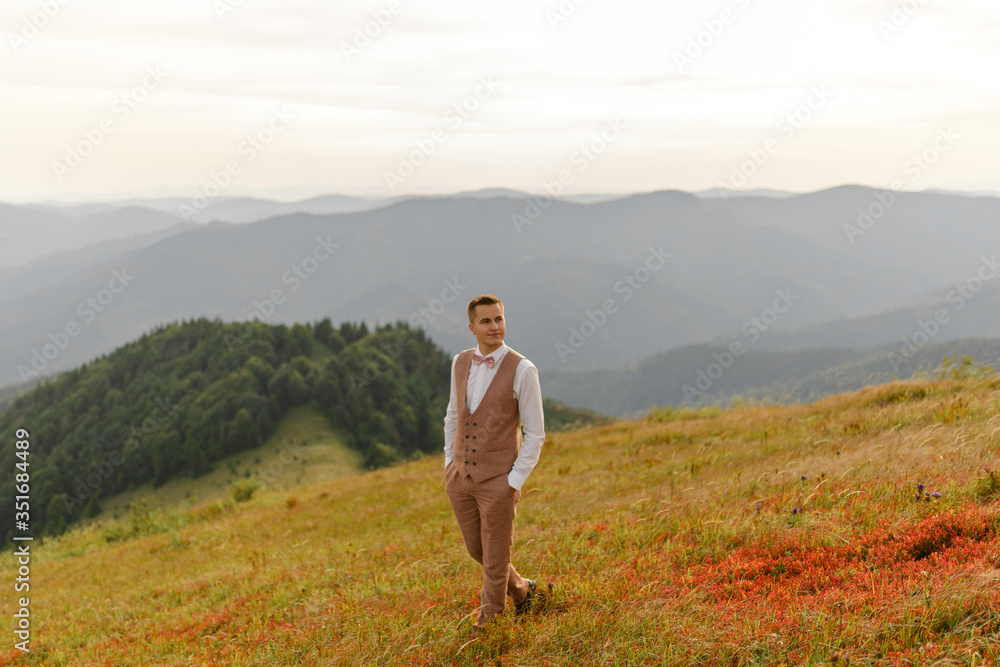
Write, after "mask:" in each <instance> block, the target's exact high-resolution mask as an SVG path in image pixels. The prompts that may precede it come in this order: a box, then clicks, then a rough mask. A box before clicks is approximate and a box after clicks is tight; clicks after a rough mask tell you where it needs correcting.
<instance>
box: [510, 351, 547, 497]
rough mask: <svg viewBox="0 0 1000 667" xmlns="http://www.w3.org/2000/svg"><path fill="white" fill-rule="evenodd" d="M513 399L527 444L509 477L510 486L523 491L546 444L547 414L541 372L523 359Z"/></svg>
mask: <svg viewBox="0 0 1000 667" xmlns="http://www.w3.org/2000/svg"><path fill="white" fill-rule="evenodd" d="M514 398H515V399H517V409H518V410H519V411H520V413H521V425H522V426H523V428H524V442H523V443H521V452H520V453H519V454H518V455H517V460H516V461H514V467H513V468H511V471H510V472H509V473H508V474H507V483H508V484H510V486H512V487H513V488H515V489H520V488H521V487H522V486H523V485H524V482H525V481H526V480H527V479H528V475H530V474H531V471H532V470H534V468H535V465H536V464H537V463H538V457H539V455H540V454H541V453H542V444H543V443H544V442H545V413H544V412H543V411H542V388H541V386H540V385H539V384H538V369H537V368H535V365H534V364H533V363H531V362H530V361H528V360H527V359H523V360H522V361H521V363H520V364H519V365H518V368H517V373H516V374H515V377H514Z"/></svg>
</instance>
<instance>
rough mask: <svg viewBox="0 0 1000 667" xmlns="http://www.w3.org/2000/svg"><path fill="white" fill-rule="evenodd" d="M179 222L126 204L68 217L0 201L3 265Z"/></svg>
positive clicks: (161, 228)
mask: <svg viewBox="0 0 1000 667" xmlns="http://www.w3.org/2000/svg"><path fill="white" fill-rule="evenodd" d="M178 222H179V220H178V218H175V217H173V216H170V215H166V214H164V213H160V212H158V211H151V210H149V209H145V208H136V207H127V208H122V209H118V210H113V211H97V212H91V213H87V214H85V215H81V216H79V217H75V218H73V217H68V216H65V215H60V214H58V213H53V212H51V211H44V210H38V209H32V208H29V207H23V206H10V205H8V204H0V235H6V236H5V237H4V236H0V268H2V267H9V266H23V265H25V264H28V263H29V262H31V261H33V260H35V259H38V258H39V257H44V256H45V255H51V254H53V253H57V252H64V251H66V250H73V249H76V248H81V247H85V246H92V245H95V244H97V243H101V242H102V241H107V240H111V239H119V238H126V237H129V236H135V235H139V234H148V233H151V232H158V231H163V230H165V229H167V228H168V227H171V226H173V225H175V224H177V223H178Z"/></svg>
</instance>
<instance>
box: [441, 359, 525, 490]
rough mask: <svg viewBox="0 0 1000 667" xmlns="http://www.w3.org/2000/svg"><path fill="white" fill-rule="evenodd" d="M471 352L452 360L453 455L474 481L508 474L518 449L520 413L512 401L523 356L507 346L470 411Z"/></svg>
mask: <svg viewBox="0 0 1000 667" xmlns="http://www.w3.org/2000/svg"><path fill="white" fill-rule="evenodd" d="M473 352H475V349H469V350H464V351H462V352H460V353H459V355H458V360H457V361H456V362H455V394H456V398H457V399H458V428H456V429H455V442H454V455H455V463H456V464H458V466H459V467H460V470H459V472H460V473H461V475H462V477H465V476H466V475H469V476H471V477H472V480H473V481H475V482H482V481H483V480H486V479H490V478H491V477H496V476H497V475H505V474H507V473H509V472H510V471H511V469H512V468H513V467H514V461H516V460H517V455H518V452H520V451H521V442H522V440H523V436H522V435H521V413H520V412H519V411H518V406H517V401H515V400H514V371H516V370H517V365H518V364H519V363H520V362H521V359H524V357H523V356H521V355H520V354H518V353H517V352H515V351H514V350H512V349H510V348H509V347H508V348H507V354H505V355H504V357H503V360H502V361H501V362H500V366H499V368H497V372H496V375H494V376H493V381H492V382H490V386H489V387H487V388H486V393H485V394H483V400H482V401H480V402H479V406H478V407H477V408H476V411H475V412H469V408H468V407H467V406H466V405H465V393H466V386H467V385H468V382H469V368H470V366H471V364H472V354H473Z"/></svg>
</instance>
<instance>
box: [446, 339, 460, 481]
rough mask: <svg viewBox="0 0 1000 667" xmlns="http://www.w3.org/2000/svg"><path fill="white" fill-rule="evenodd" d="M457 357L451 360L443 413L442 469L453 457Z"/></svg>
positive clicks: (455, 420) (456, 410) (456, 416)
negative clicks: (449, 378)
mask: <svg viewBox="0 0 1000 667" xmlns="http://www.w3.org/2000/svg"><path fill="white" fill-rule="evenodd" d="M457 361H458V355H457V354H456V355H455V358H454V359H452V360H451V395H450V396H449V397H448V410H447V411H446V412H445V413H444V467H445V468H447V467H448V464H449V463H451V459H452V458H453V457H454V452H453V451H452V449H453V447H454V446H455V429H456V428H457V427H458V399H457V398H456V396H455V363H456V362H457Z"/></svg>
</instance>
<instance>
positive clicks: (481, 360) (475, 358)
mask: <svg viewBox="0 0 1000 667" xmlns="http://www.w3.org/2000/svg"><path fill="white" fill-rule="evenodd" d="M496 362H497V360H496V359H494V358H493V357H480V356H479V355H478V354H476V353H475V352H473V353H472V363H473V364H475V365H477V366H478V365H479V364H486V365H487V366H489V367H490V368H493V364H495V363H496Z"/></svg>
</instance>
